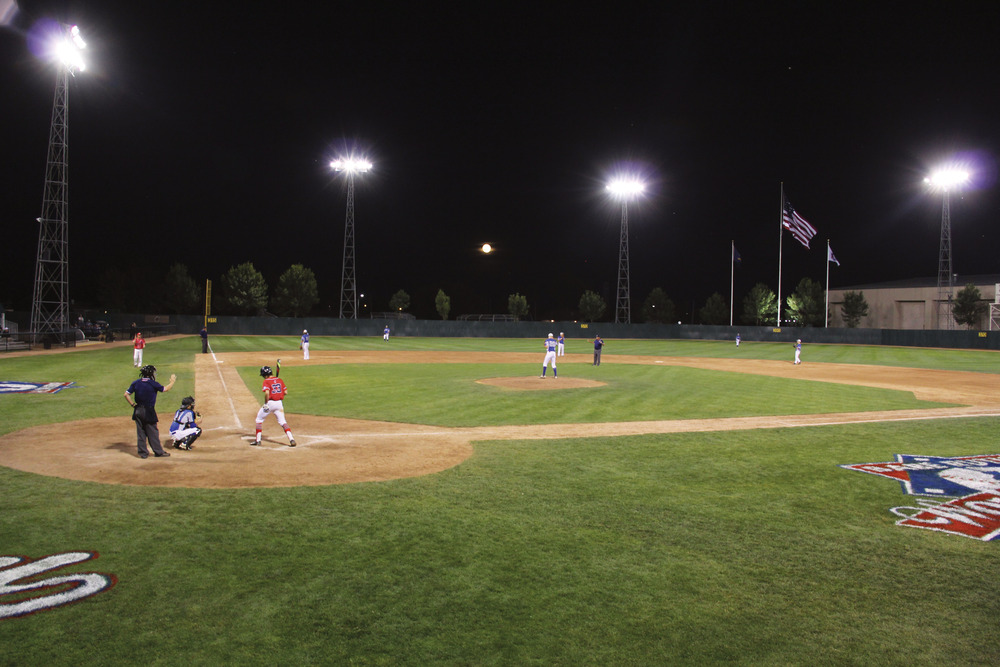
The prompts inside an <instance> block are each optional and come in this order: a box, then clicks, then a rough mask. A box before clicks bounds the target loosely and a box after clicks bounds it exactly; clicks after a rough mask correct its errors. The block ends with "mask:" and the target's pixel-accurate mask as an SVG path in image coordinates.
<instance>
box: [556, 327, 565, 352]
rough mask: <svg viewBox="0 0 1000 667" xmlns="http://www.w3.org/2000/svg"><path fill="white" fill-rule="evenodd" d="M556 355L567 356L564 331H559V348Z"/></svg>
mask: <svg viewBox="0 0 1000 667" xmlns="http://www.w3.org/2000/svg"><path fill="white" fill-rule="evenodd" d="M556 356H557V357H565V356H566V334H564V333H563V332H562V331H560V332H559V349H558V350H556Z"/></svg>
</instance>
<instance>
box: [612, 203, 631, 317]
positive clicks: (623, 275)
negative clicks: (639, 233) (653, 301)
mask: <svg viewBox="0 0 1000 667" xmlns="http://www.w3.org/2000/svg"><path fill="white" fill-rule="evenodd" d="M629 283H630V277H629V265H628V202H627V201H625V200H622V225H621V236H620V240H619V243H618V298H617V301H616V305H615V323H616V324H631V323H632V312H631V304H630V298H629V294H630V285H629Z"/></svg>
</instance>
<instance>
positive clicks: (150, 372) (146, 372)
mask: <svg viewBox="0 0 1000 667" xmlns="http://www.w3.org/2000/svg"><path fill="white" fill-rule="evenodd" d="M139 376H140V377H144V378H153V377H156V366H154V365H153V364H146V365H145V366H143V367H142V368H140V369H139Z"/></svg>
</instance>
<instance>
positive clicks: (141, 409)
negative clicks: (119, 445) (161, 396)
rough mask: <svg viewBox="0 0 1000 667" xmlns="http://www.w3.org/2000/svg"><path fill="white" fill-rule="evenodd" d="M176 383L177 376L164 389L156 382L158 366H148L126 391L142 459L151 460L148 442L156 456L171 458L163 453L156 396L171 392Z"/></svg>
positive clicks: (141, 369)
mask: <svg viewBox="0 0 1000 667" xmlns="http://www.w3.org/2000/svg"><path fill="white" fill-rule="evenodd" d="M176 381H177V376H176V375H171V376H170V382H169V383H168V384H167V386H165V387H164V386H163V385H162V384H160V383H159V382H157V381H156V366H152V365H146V366H143V367H142V368H140V369H139V379H138V380H134V381H133V382H132V384H130V385H129V386H128V389H126V390H125V400H126V401H128V404H129V405H131V406H132V421H134V422H135V434H136V444H137V446H138V448H139V458H140V459H145V458H149V451H148V450H147V449H146V441H147V440H148V441H149V446H150V448H152V450H153V455H154V456H158V457H159V456H170V452H165V451H163V447H162V446H161V445H160V431H159V426H158V425H157V422H158V421H159V419H158V418H157V416H156V394H157V393H158V392H161V391H170V389H171V388H172V387H173V386H174V382H176ZM133 397H134V400H133Z"/></svg>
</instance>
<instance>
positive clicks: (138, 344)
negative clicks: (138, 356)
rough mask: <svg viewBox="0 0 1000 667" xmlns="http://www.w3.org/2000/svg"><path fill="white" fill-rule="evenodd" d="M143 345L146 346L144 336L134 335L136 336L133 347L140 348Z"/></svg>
mask: <svg viewBox="0 0 1000 667" xmlns="http://www.w3.org/2000/svg"><path fill="white" fill-rule="evenodd" d="M144 347H146V339H145V338H141V337H139V336H136V338H135V349H137V350H141V349H142V348H144Z"/></svg>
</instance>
